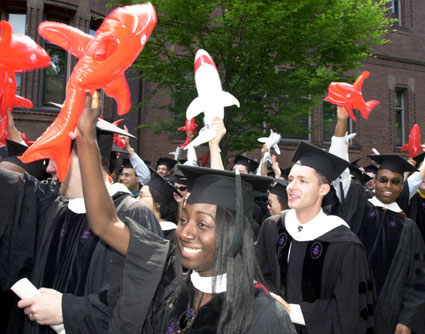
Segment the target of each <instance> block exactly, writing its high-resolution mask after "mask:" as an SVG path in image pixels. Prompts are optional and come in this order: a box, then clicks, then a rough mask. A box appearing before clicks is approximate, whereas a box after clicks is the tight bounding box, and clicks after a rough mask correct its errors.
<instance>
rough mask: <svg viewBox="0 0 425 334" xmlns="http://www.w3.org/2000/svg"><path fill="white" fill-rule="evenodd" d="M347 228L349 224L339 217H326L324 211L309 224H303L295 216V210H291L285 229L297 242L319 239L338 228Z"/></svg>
mask: <svg viewBox="0 0 425 334" xmlns="http://www.w3.org/2000/svg"><path fill="white" fill-rule="evenodd" d="M341 225H343V226H346V227H348V228H349V226H348V225H347V223H346V222H345V221H344V220H342V219H341V218H340V217H338V216H332V215H329V216H328V215H326V214H325V213H324V212H323V210H322V209H320V212H319V213H318V215H317V216H316V217H314V218H313V219H312V220H310V221H308V222H307V223H304V224H301V223H300V222H299V220H298V218H297V216H296V214H295V210H294V209H291V210H289V211H288V213H287V214H286V216H285V227H286V230H287V231H288V233H289V234H290V235H291V237H292V238H294V239H295V240H297V241H310V240H314V239H317V238H318V237H320V236H322V235H323V234H325V233H328V232H329V231H331V230H333V229H335V228H337V227H338V226H341Z"/></svg>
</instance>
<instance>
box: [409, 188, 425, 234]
mask: <svg viewBox="0 0 425 334" xmlns="http://www.w3.org/2000/svg"><path fill="white" fill-rule="evenodd" d="M407 215H408V216H409V218H411V219H412V220H414V221H415V222H416V224H417V225H418V228H419V230H420V231H421V235H422V238H423V239H424V240H425V198H423V197H422V196H421V195H419V193H416V194H415V196H413V197H412V199H411V200H410V205H409V211H408V212H407Z"/></svg>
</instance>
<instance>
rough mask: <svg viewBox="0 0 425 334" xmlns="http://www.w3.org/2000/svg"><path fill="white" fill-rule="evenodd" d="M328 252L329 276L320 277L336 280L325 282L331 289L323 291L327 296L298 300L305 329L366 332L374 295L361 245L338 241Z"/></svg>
mask: <svg viewBox="0 0 425 334" xmlns="http://www.w3.org/2000/svg"><path fill="white" fill-rule="evenodd" d="M331 252H332V253H331ZM327 256H331V257H332V258H333V260H332V264H333V265H332V266H330V267H329V271H328V273H329V275H330V276H329V277H322V281H323V280H325V281H327V280H329V281H330V280H336V282H335V284H325V286H333V290H332V291H326V290H324V291H322V293H323V295H324V296H326V298H320V299H317V300H316V301H314V302H313V303H308V302H300V306H301V310H302V313H303V316H304V320H305V324H306V327H307V329H308V333H309V334H323V333H344V334H351V333H352V334H364V333H369V332H368V330H369V331H370V330H371V329H372V328H373V296H372V286H371V283H370V276H369V270H368V264H367V260H366V257H365V255H364V250H363V247H362V246H361V245H359V244H357V243H351V242H347V243H339V244H338V245H337V247H336V248H335V249H333V250H331V249H330V248H329V249H328V253H327ZM336 259H338V261H336ZM322 287H323V286H322Z"/></svg>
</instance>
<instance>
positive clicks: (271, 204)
mask: <svg viewBox="0 0 425 334" xmlns="http://www.w3.org/2000/svg"><path fill="white" fill-rule="evenodd" d="M277 202H278V201H274V202H270V201H267V206H273V205H275V204H276V203H277Z"/></svg>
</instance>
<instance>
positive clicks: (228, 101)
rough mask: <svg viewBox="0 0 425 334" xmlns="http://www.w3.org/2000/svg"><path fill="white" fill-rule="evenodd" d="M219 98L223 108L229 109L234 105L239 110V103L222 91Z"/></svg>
mask: <svg viewBox="0 0 425 334" xmlns="http://www.w3.org/2000/svg"><path fill="white" fill-rule="evenodd" d="M219 98H220V101H221V102H222V104H223V107H230V106H233V105H236V106H237V107H238V108H240V103H239V101H238V99H237V98H236V97H234V96H233V95H232V94H230V93H228V92H224V91H222V92H221V93H220V97H219Z"/></svg>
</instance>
